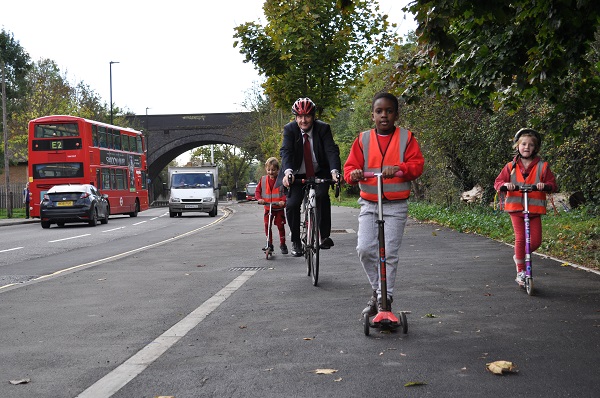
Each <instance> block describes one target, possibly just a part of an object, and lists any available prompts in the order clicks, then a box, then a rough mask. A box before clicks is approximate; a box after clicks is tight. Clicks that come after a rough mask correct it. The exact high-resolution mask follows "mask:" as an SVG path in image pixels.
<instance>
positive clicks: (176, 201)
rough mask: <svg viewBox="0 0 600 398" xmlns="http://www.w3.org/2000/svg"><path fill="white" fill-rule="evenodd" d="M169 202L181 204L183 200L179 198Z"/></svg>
mask: <svg viewBox="0 0 600 398" xmlns="http://www.w3.org/2000/svg"><path fill="white" fill-rule="evenodd" d="M169 201H171V202H172V203H181V199H179V198H169Z"/></svg>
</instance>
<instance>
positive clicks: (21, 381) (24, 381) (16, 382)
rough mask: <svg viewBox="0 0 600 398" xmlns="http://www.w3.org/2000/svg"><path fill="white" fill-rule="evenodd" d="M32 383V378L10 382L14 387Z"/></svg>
mask: <svg viewBox="0 0 600 398" xmlns="http://www.w3.org/2000/svg"><path fill="white" fill-rule="evenodd" d="M30 381H31V379H30V378H25V379H19V380H10V384H14V385H17V384H27V383H29V382H30Z"/></svg>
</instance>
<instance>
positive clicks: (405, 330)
mask: <svg viewBox="0 0 600 398" xmlns="http://www.w3.org/2000/svg"><path fill="white" fill-rule="evenodd" d="M400 323H402V333H404V334H406V333H408V323H407V322H406V314H405V313H404V312H401V313H400Z"/></svg>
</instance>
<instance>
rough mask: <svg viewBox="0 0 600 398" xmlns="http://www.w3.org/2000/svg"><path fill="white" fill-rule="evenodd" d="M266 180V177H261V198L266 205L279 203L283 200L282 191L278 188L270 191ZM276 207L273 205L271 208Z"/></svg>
mask: <svg viewBox="0 0 600 398" xmlns="http://www.w3.org/2000/svg"><path fill="white" fill-rule="evenodd" d="M267 178H268V177H267V176H262V177H261V181H260V184H261V185H262V186H263V188H264V189H263V192H261V196H262V198H263V199H264V200H265V202H267V203H271V202H279V201H281V200H283V197H284V193H283V190H281V189H279V187H277V188H275V187H273V189H271V186H270V185H269V182H268V181H267ZM276 206H277V205H275V204H273V207H276Z"/></svg>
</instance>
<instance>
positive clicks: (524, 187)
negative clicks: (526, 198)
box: [500, 185, 552, 192]
mask: <svg viewBox="0 0 600 398" xmlns="http://www.w3.org/2000/svg"><path fill="white" fill-rule="evenodd" d="M500 191H501V192H508V188H507V187H506V186H504V185H503V186H501V187H500ZM513 191H520V192H531V191H539V189H537V186H536V185H515V189H513ZM543 191H545V192H551V191H552V187H551V186H549V185H544V189H543Z"/></svg>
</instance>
